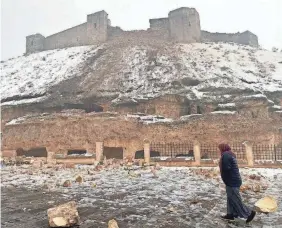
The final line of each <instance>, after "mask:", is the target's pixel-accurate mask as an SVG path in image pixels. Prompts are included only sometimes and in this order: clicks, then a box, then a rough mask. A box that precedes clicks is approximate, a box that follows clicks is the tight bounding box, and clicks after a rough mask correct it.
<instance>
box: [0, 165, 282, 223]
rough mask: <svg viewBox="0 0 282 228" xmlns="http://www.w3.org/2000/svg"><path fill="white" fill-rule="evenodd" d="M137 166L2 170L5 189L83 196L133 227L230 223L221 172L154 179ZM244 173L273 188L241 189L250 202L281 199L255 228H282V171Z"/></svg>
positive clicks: (175, 171)
mask: <svg viewBox="0 0 282 228" xmlns="http://www.w3.org/2000/svg"><path fill="white" fill-rule="evenodd" d="M137 168H138V167H136V170H133V171H130V173H129V172H128V171H127V170H124V169H123V168H120V169H105V170H102V171H94V167H93V166H77V167H76V169H60V170H58V171H55V170H52V169H51V170H49V171H45V172H44V173H42V172H40V171H39V172H36V171H35V170H33V169H31V168H30V167H29V166H26V168H25V169H24V168H17V169H15V168H14V167H5V168H2V170H1V171H2V172H1V174H2V187H3V188H11V186H13V187H16V188H20V187H25V188H27V189H42V190H43V191H51V192H60V193H62V194H63V195H62V196H63V197H64V198H65V199H67V200H73V199H79V201H78V206H79V207H80V208H81V207H91V208H95V210H96V209H97V213H103V214H105V213H107V215H109V214H113V213H114V212H116V211H117V210H118V211H119V213H114V214H115V215H116V216H115V219H116V220H117V221H118V222H126V223H128V227H159V226H161V227H203V228H208V227H220V228H221V227H226V223H225V222H224V221H222V220H220V215H221V214H224V213H226V193H225V186H224V184H223V183H222V181H221V180H220V176H219V175H218V177H217V178H215V179H209V178H205V177H204V176H199V175H195V174H194V172H193V170H195V169H198V168H177V167H174V168H164V167H163V168H161V170H158V171H157V176H158V178H155V177H154V175H153V174H152V173H151V171H150V169H137ZM206 169H207V170H210V171H211V172H214V171H215V170H218V168H206ZM30 171H33V174H32V175H31V174H30V173H29V172H30ZM240 172H241V175H242V177H243V184H245V183H246V182H247V181H249V178H248V176H249V175H250V174H257V175H259V174H261V175H263V176H264V177H263V178H262V182H263V183H265V184H267V185H268V186H269V187H268V189H267V190H266V191H265V192H259V193H254V192H246V193H242V198H243V200H244V202H245V203H246V204H247V205H248V206H253V205H254V203H255V202H256V201H257V200H258V199H260V198H262V197H264V196H266V195H271V196H274V197H275V198H276V199H277V201H278V202H279V203H278V211H277V212H276V213H270V214H269V215H263V214H257V216H256V218H255V220H254V222H253V224H252V227H255V228H259V227H272V228H274V227H278V225H279V224H281V223H280V222H281V216H282V204H281V203H280V202H281V200H282V195H281V188H282V181H281V180H282V179H281V178H282V170H281V169H255V168H254V169H240ZM133 174H135V175H133ZM78 175H81V176H82V177H83V179H84V182H83V183H82V184H78V183H75V181H74V180H75V178H76V177H77V176H78ZM65 180H70V181H71V182H72V186H71V187H69V188H64V187H63V186H62V185H63V183H64V181H65ZM193 202H196V203H193ZM98 204H99V207H96V205H98ZM125 213H127V214H126V216H124V215H123V214H125ZM168 221H171V223H170V222H169V223H168ZM131 223H133V224H134V225H132V224H131Z"/></svg>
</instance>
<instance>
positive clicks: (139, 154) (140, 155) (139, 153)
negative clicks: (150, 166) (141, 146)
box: [135, 150, 161, 159]
mask: <svg viewBox="0 0 282 228" xmlns="http://www.w3.org/2000/svg"><path fill="white" fill-rule="evenodd" d="M160 156H161V153H160V152H158V151H150V157H151V158H153V157H160ZM144 158H145V157H144V150H138V151H136V152H135V159H144Z"/></svg>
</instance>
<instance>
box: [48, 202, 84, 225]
mask: <svg viewBox="0 0 282 228" xmlns="http://www.w3.org/2000/svg"><path fill="white" fill-rule="evenodd" d="M47 214H48V220H49V226H50V227H71V226H74V225H78V224H79V215H78V211H77V206H76V202H74V201H71V202H68V203H65V204H61V205H59V206H57V207H53V208H50V209H48V210H47Z"/></svg>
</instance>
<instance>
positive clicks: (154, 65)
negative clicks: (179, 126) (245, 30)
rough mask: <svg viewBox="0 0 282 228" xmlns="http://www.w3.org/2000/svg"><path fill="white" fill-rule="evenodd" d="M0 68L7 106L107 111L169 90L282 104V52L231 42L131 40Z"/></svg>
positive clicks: (199, 99) (197, 97)
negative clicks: (185, 42)
mask: <svg viewBox="0 0 282 228" xmlns="http://www.w3.org/2000/svg"><path fill="white" fill-rule="evenodd" d="M1 68H2V80H1V81H2V89H1V102H2V108H4V110H8V109H11V108H15V106H16V107H22V108H25V109H27V110H31V109H36V110H41V111H44V110H48V109H58V110H61V109H64V108H79V109H87V108H88V109H89V110H90V111H91V110H92V111H101V110H103V109H104V110H105V108H104V107H105V106H107V107H108V106H112V105H120V104H124V105H125V106H126V105H129V104H130V105H131V104H139V103H140V102H146V101H149V100H151V99H153V98H158V97H162V96H164V95H169V94H170V95H171V94H173V95H179V96H181V97H183V98H185V99H187V100H188V101H191V102H196V103H215V104H216V105H220V104H221V105H224V104H229V103H233V102H234V100H235V99H236V101H237V103H238V102H240V99H241V98H242V101H243V100H244V99H246V97H248V98H250V97H251V98H253V99H256V98H257V97H264V98H265V99H266V100H267V101H269V104H267V105H268V106H270V107H272V106H275V107H276V109H275V110H276V111H279V110H280V109H281V107H280V105H281V103H280V102H281V99H282V54H281V53H273V52H270V51H266V50H262V49H255V48H252V47H249V46H243V45H237V44H232V43H230V44H227V43H197V44H172V43H159V42H158V43H154V42H148V43H144V42H143V43H142V42H139V43H138V42H136V43H135V44H132V43H129V42H126V40H124V41H119V42H116V41H115V42H109V43H107V44H104V45H101V46H86V47H75V48H68V49H62V50H52V51H46V52H41V53H36V54H31V55H28V56H22V57H18V58H14V59H10V60H8V61H6V62H2V63H1ZM11 106H13V107H11ZM215 107H216V106H215ZM222 107H223V106H222ZM221 109H222V108H221ZM213 111H214V110H213ZM155 114H158V113H155ZM184 114H185V113H184Z"/></svg>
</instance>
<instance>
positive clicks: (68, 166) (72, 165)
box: [65, 163, 75, 169]
mask: <svg viewBox="0 0 282 228" xmlns="http://www.w3.org/2000/svg"><path fill="white" fill-rule="evenodd" d="M65 167H66V168H67V169H73V168H75V164H74V163H66V166H65Z"/></svg>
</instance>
